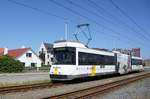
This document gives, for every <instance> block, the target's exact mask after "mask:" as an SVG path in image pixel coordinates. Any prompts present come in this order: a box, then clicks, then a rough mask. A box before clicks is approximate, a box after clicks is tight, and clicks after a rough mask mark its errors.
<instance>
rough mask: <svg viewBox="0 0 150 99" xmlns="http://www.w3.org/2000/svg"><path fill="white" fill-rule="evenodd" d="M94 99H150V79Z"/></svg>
mask: <svg viewBox="0 0 150 99" xmlns="http://www.w3.org/2000/svg"><path fill="white" fill-rule="evenodd" d="M92 99H150V78H146V79H143V80H139V81H137V82H134V83H131V84H129V85H127V86H124V87H122V88H120V89H118V90H115V91H113V92H109V93H107V94H105V95H103V96H102V95H100V96H97V97H93V98H92Z"/></svg>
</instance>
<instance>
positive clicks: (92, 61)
mask: <svg viewBox="0 0 150 99" xmlns="http://www.w3.org/2000/svg"><path fill="white" fill-rule="evenodd" d="M114 64H115V58H114V57H113V56H105V55H98V54H91V53H83V52H79V65H114Z"/></svg>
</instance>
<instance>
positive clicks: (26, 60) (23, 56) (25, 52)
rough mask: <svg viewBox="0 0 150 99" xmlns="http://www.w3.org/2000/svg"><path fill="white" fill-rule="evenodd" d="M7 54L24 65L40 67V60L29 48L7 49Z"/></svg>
mask: <svg viewBox="0 0 150 99" xmlns="http://www.w3.org/2000/svg"><path fill="white" fill-rule="evenodd" d="M8 55H9V56H11V57H13V58H15V59H16V60H19V61H20V62H22V63H23V64H24V66H25V67H41V64H42V60H41V59H40V58H39V57H38V55H37V54H36V53H35V52H34V51H33V50H32V49H31V48H19V49H13V50H8Z"/></svg>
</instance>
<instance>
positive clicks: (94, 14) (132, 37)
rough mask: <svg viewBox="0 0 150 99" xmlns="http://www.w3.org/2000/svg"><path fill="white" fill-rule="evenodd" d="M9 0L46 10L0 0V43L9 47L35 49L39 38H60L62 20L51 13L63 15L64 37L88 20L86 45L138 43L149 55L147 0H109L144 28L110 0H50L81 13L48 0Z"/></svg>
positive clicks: (122, 46)
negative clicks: (66, 28)
mask: <svg viewBox="0 0 150 99" xmlns="http://www.w3.org/2000/svg"><path fill="white" fill-rule="evenodd" d="M12 1H16V2H20V3H23V4H25V5H28V6H31V7H34V8H37V9H42V11H45V12H46V14H45V13H43V12H39V11H36V10H33V9H31V8H27V7H24V6H21V5H18V4H15V3H12V2H10V1H9V0H0V47H7V48H9V49H13V48H19V47H21V46H22V45H24V46H26V47H31V48H33V49H34V50H35V51H37V50H38V48H39V47H40V44H41V43H42V41H45V42H49V43H53V42H54V41H55V40H60V39H64V38H65V35H64V26H65V25H64V24H65V22H66V20H63V19H61V18H58V17H55V16H52V15H51V14H55V15H57V16H59V17H63V18H67V23H68V39H74V36H73V33H75V32H76V31H77V28H76V25H77V24H82V23H89V24H90V31H91V34H92V39H93V40H92V41H91V42H90V45H89V46H90V47H96V48H108V49H112V48H114V47H117V48H128V49H131V48H135V47H140V48H141V53H142V56H143V57H144V58H150V52H149V51H150V47H149V45H150V43H149V41H150V28H149V26H150V21H149V20H150V6H149V5H150V0H113V2H114V3H115V4H117V5H118V6H119V7H120V8H121V9H122V10H123V11H124V12H125V13H126V14H127V15H128V16H130V17H131V18H132V19H133V20H134V21H135V22H136V23H137V24H138V25H139V26H140V27H141V28H142V29H144V31H143V30H141V29H140V28H139V27H137V26H136V25H135V24H134V23H133V22H132V21H131V20H130V19H128V18H127V17H126V16H124V15H123V14H122V13H121V12H120V11H119V10H118V9H117V8H116V7H115V6H114V5H112V3H111V2H110V0H89V1H92V2H94V3H96V4H97V5H98V7H97V6H95V5H93V4H92V3H91V2H89V1H88V0H69V1H71V2H72V3H73V4H76V5H79V6H80V7H82V8H80V7H77V6H75V5H72V3H70V2H68V0H53V1H56V2H58V3H59V4H61V5H63V6H65V7H67V8H69V9H71V10H74V11H75V12H77V13H79V14H80V15H81V16H79V15H77V14H74V13H72V12H70V11H68V10H66V9H64V8H62V7H61V6H59V5H56V4H55V3H53V2H51V0H12ZM100 7H101V8H100ZM83 8H85V9H83ZM87 10H88V11H87ZM48 13H49V14H48ZM83 16H85V17H86V18H85V17H83ZM87 18H88V19H87ZM145 31H146V32H145ZM85 32H87V30H86V29H85ZM79 38H80V40H81V41H82V42H86V39H85V37H84V36H83V34H80V35H79Z"/></svg>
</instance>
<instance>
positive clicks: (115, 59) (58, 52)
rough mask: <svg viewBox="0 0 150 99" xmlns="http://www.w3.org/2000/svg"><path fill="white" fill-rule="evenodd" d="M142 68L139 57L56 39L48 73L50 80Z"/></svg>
mask: <svg viewBox="0 0 150 99" xmlns="http://www.w3.org/2000/svg"><path fill="white" fill-rule="evenodd" d="M142 70H143V66H142V58H141V57H132V56H131V55H127V54H122V53H120V52H118V51H113V52H111V51H104V50H96V49H92V48H87V47H86V46H85V45H84V44H82V43H80V42H76V41H58V42H55V43H54V64H53V65H52V66H51V69H50V72H49V74H50V78H51V80H72V79H75V78H81V77H82V78H83V77H89V76H99V75H107V74H116V73H119V74H126V73H129V72H132V71H142Z"/></svg>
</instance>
